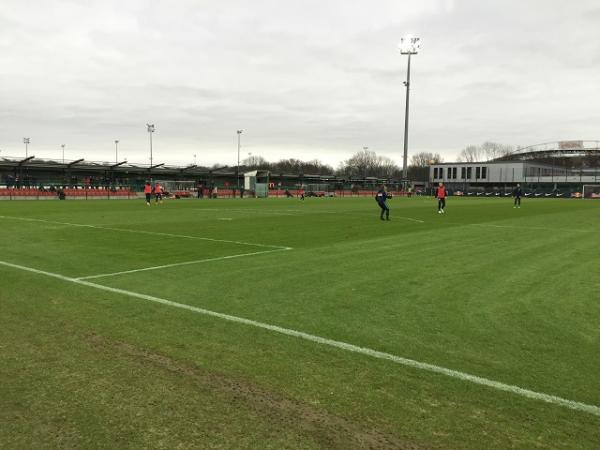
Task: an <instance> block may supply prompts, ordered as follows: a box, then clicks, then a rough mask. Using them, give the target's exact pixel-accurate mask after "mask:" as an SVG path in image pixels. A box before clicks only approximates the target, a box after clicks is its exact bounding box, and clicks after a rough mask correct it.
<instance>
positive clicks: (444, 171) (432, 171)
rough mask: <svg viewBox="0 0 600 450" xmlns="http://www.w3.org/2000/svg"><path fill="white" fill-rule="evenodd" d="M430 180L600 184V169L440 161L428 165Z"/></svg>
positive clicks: (458, 184)
mask: <svg viewBox="0 0 600 450" xmlns="http://www.w3.org/2000/svg"><path fill="white" fill-rule="evenodd" d="M429 182H430V183H431V184H437V183H439V182H443V183H444V184H446V185H448V186H449V187H451V188H455V189H459V188H462V189H469V188H486V187H495V188H499V189H500V188H506V187H511V186H514V185H516V184H517V183H520V184H522V185H529V186H534V187H535V186H538V185H539V186H546V187H548V186H552V187H553V188H554V189H556V188H558V187H560V186H561V185H562V186H565V187H566V186H567V185H575V184H577V185H581V184H600V169H580V168H578V169H567V168H565V167H559V166H554V165H551V164H545V163H539V162H534V161H492V162H485V163H483V162H480V163H460V162H459V163H440V164H433V165H431V166H430V167H429Z"/></svg>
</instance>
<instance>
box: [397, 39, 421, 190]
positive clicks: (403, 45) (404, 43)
mask: <svg viewBox="0 0 600 450" xmlns="http://www.w3.org/2000/svg"><path fill="white" fill-rule="evenodd" d="M399 48H400V54H401V55H408V69H407V70H406V81H405V82H404V86H406V111H405V112H404V161H403V162H402V178H403V182H404V185H405V186H404V187H405V188H406V181H407V178H408V104H409V94H410V57H411V55H416V54H417V53H419V50H421V38H418V37H413V36H405V37H403V38H402V39H400V45H399Z"/></svg>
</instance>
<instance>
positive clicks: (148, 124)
mask: <svg viewBox="0 0 600 450" xmlns="http://www.w3.org/2000/svg"><path fill="white" fill-rule="evenodd" d="M146 128H147V129H148V134H149V135H150V180H152V133H154V124H153V123H152V124H150V123H147V124H146Z"/></svg>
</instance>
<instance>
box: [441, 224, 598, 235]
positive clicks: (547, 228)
mask: <svg viewBox="0 0 600 450" xmlns="http://www.w3.org/2000/svg"><path fill="white" fill-rule="evenodd" d="M452 223H456V222H452ZM462 225H468V226H472V227H490V228H508V229H515V230H540V231H566V232H574V233H596V231H594V230H577V229H573V228H550V227H528V226H519V225H495V224H493V223H467V224H462Z"/></svg>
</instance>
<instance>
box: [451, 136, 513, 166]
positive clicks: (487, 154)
mask: <svg viewBox="0 0 600 450" xmlns="http://www.w3.org/2000/svg"><path fill="white" fill-rule="evenodd" d="M513 151H514V148H513V147H512V146H510V145H505V144H499V143H497V142H490V141H486V142H484V143H483V144H481V145H468V146H466V147H465V148H463V149H462V150H461V152H460V153H459V154H458V161H459V162H468V163H470V162H482V161H491V160H493V159H499V158H504V157H506V156H507V155H509V154H510V153H512V152H513Z"/></svg>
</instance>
